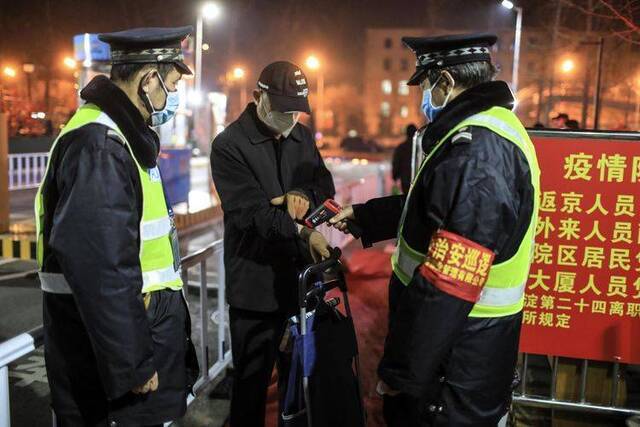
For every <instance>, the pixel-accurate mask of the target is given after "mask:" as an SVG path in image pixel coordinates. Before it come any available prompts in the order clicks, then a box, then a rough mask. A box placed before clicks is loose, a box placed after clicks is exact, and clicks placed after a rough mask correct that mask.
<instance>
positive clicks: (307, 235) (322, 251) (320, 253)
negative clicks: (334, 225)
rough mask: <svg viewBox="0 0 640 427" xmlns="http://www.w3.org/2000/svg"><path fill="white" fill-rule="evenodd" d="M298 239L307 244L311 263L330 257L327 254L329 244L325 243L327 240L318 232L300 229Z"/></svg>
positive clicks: (306, 228) (305, 228) (304, 228)
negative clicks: (311, 259)
mask: <svg viewBox="0 0 640 427" xmlns="http://www.w3.org/2000/svg"><path fill="white" fill-rule="evenodd" d="M300 237H301V238H302V240H304V241H305V242H307V243H308V244H309V251H310V252H311V257H312V258H313V262H320V261H323V260H325V259H327V258H329V256H331V253H330V252H329V242H327V239H326V238H325V237H324V236H323V235H322V233H320V232H319V231H315V230H312V229H311V228H308V227H302V229H301V230H300Z"/></svg>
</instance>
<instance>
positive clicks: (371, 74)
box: [363, 28, 513, 137]
mask: <svg viewBox="0 0 640 427" xmlns="http://www.w3.org/2000/svg"><path fill="white" fill-rule="evenodd" d="M463 32H468V31H464V30H459V31H455V30H440V29H425V28H370V29H367V30H366V38H365V40H366V41H365V47H364V48H365V60H364V61H365V63H364V74H363V76H364V84H363V87H364V96H363V98H364V112H365V117H364V120H365V125H366V129H367V133H368V134H369V135H372V136H380V137H385V136H399V135H402V134H403V133H404V129H405V128H406V126H407V125H408V124H410V123H414V124H416V125H418V126H420V125H422V124H423V123H424V121H425V119H424V115H423V114H422V111H420V102H421V100H422V92H421V91H420V90H419V89H418V88H416V87H409V86H407V85H406V82H407V79H408V78H409V77H410V76H411V74H412V73H413V71H414V70H415V62H416V57H415V55H414V53H413V52H412V51H411V50H410V49H408V48H407V47H406V46H404V44H403V43H402V41H401V39H402V37H405V36H408V37H420V36H425V35H444V34H455V33H463ZM503 32H504V33H505V38H506V39H502V38H501V41H500V43H499V44H498V45H496V46H495V48H494V52H493V55H494V61H495V62H496V63H497V64H498V66H499V67H500V69H501V72H500V76H499V77H500V78H503V76H507V77H504V78H506V79H508V76H510V75H511V52H510V45H511V43H512V40H513V35H511V37H510V38H509V35H508V33H507V31H501V32H500V33H499V35H500V36H501V37H502V33H503Z"/></svg>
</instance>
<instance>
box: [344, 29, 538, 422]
mask: <svg viewBox="0 0 640 427" xmlns="http://www.w3.org/2000/svg"><path fill="white" fill-rule="evenodd" d="M403 41H404V43H405V44H406V45H407V46H408V47H409V48H411V49H412V50H413V51H414V52H415V54H416V56H417V66H416V71H415V73H414V74H413V76H412V77H411V79H410V80H409V82H408V84H409V85H413V86H417V85H420V88H421V89H422V91H423V101H422V109H423V112H424V114H425V115H426V116H427V118H428V119H429V122H430V124H429V125H428V127H427V128H426V129H423V130H422V131H421V134H420V137H419V140H421V144H422V149H423V151H424V153H425V158H424V160H423V162H422V164H421V166H420V168H419V170H418V172H417V176H416V177H415V179H414V181H413V184H412V187H411V189H410V192H409V194H408V195H407V196H390V197H383V198H378V199H373V200H370V201H368V202H367V203H365V204H362V205H355V206H353V208H345V210H344V211H343V212H342V213H341V214H340V215H338V216H336V217H335V218H333V219H332V222H334V223H335V224H336V226H337V227H338V228H341V229H343V230H344V229H345V224H344V221H342V220H343V219H344V218H351V219H353V220H355V221H356V222H357V223H359V225H360V226H362V228H363V229H364V233H363V235H362V241H363V244H364V246H370V245H371V244H372V243H374V242H377V241H382V240H386V239H390V238H393V237H396V233H397V238H398V242H397V246H396V250H395V253H394V255H393V257H392V265H393V275H392V278H391V282H390V285H389V331H388V335H387V338H386V342H385V348H384V354H383V357H382V360H381V362H380V365H379V367H378V375H379V378H380V381H379V383H378V387H377V388H378V392H379V393H380V394H382V395H384V396H385V404H384V416H385V420H386V421H387V424H388V425H390V426H403V427H406V426H421V425H438V426H440V425H455V426H495V425H496V424H497V423H498V421H499V420H500V418H501V417H502V416H503V415H504V414H505V413H506V412H507V409H508V402H509V397H510V395H511V385H512V382H513V377H514V369H515V365H516V360H517V355H518V342H519V337H520V325H521V321H522V308H523V300H524V288H525V282H526V280H527V277H528V272H529V267H530V262H531V254H532V250H533V240H534V234H535V225H536V218H537V211H538V202H537V200H538V194H539V179H540V171H539V169H538V163H537V160H536V153H535V150H534V147H533V145H532V143H531V141H530V139H529V137H528V135H527V132H526V131H525V129H524V127H523V126H522V124H521V123H520V121H519V120H518V118H517V117H516V116H515V114H514V113H513V112H512V111H511V110H512V108H513V105H514V97H513V95H512V93H511V91H510V89H509V88H508V86H507V84H506V83H505V82H502V81H493V78H494V75H495V72H496V70H495V67H494V66H493V65H492V63H491V56H490V50H491V47H492V46H493V45H494V44H495V43H496V41H497V37H496V36H494V35H490V34H472V35H451V36H443V37H424V38H422V37H421V38H413V37H411V38H410V37H405V38H404V39H403Z"/></svg>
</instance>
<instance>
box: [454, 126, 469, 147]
mask: <svg viewBox="0 0 640 427" xmlns="http://www.w3.org/2000/svg"><path fill="white" fill-rule="evenodd" d="M472 140H473V136H472V134H471V128H470V127H469V126H465V127H463V128H460V129H458V132H456V133H455V134H453V136H452V137H451V143H452V144H455V145H458V144H465V143H466V144H468V143H470V142H471V141H472Z"/></svg>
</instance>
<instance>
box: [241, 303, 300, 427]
mask: <svg viewBox="0 0 640 427" xmlns="http://www.w3.org/2000/svg"><path fill="white" fill-rule="evenodd" d="M229 322H230V329H231V352H232V354H233V367H234V377H233V388H232V391H231V415H230V421H231V427H262V426H264V423H265V406H266V398H267V388H268V387H269V381H270V379H271V373H272V371H273V367H274V365H275V364H276V362H277V368H278V391H279V392H280V393H279V396H281V397H280V400H279V403H280V405H279V408H280V407H281V406H282V405H281V403H282V395H283V393H282V392H281V391H282V390H283V385H284V384H285V383H286V375H285V373H286V372H287V366H288V362H287V361H286V360H285V358H284V357H281V356H280V354H281V353H280V351H279V346H280V341H281V340H282V337H283V334H284V331H285V327H286V322H287V315H286V314H284V313H282V312H272V313H264V312H258V311H251V310H242V309H238V308H233V307H231V308H230V309H229ZM278 419H279V420H280V419H281V417H278ZM279 423H280V421H279Z"/></svg>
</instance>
